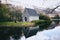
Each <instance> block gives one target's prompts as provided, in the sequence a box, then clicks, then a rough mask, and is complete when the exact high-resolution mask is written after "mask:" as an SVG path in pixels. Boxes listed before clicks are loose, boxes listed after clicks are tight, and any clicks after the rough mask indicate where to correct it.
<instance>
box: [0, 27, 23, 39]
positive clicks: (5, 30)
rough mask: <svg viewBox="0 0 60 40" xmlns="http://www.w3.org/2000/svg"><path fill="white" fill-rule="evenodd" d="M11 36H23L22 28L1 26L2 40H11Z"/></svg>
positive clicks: (0, 34) (16, 37) (0, 35)
mask: <svg viewBox="0 0 60 40" xmlns="http://www.w3.org/2000/svg"><path fill="white" fill-rule="evenodd" d="M10 36H12V37H13V38H14V39H19V38H20V37H21V36H22V28H17V27H0V40H10Z"/></svg>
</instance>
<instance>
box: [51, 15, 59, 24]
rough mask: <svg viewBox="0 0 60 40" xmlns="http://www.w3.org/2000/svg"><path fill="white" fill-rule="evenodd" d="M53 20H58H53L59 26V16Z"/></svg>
mask: <svg viewBox="0 0 60 40" xmlns="http://www.w3.org/2000/svg"><path fill="white" fill-rule="evenodd" d="M52 19H57V20H53V21H54V22H55V23H56V24H59V22H60V20H59V19H60V17H59V15H55V17H53V18H52Z"/></svg>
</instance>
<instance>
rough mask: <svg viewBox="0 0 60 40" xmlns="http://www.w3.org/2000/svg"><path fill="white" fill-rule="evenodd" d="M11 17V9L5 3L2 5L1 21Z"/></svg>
mask: <svg viewBox="0 0 60 40" xmlns="http://www.w3.org/2000/svg"><path fill="white" fill-rule="evenodd" d="M9 17H10V15H9V9H8V7H7V6H6V5H5V4H2V5H1V7H0V21H3V20H7V19H8V18H9Z"/></svg>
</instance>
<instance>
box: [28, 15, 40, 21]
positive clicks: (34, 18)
mask: <svg viewBox="0 0 60 40" xmlns="http://www.w3.org/2000/svg"><path fill="white" fill-rule="evenodd" d="M33 20H39V16H29V21H33Z"/></svg>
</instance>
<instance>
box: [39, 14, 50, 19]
mask: <svg viewBox="0 0 60 40" xmlns="http://www.w3.org/2000/svg"><path fill="white" fill-rule="evenodd" d="M39 19H40V20H50V18H49V16H47V15H44V14H40V15H39Z"/></svg>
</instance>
